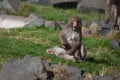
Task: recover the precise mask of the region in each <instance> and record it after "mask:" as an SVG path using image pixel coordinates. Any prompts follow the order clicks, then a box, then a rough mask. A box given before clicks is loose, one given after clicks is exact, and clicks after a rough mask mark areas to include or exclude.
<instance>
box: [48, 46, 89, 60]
mask: <svg viewBox="0 0 120 80" xmlns="http://www.w3.org/2000/svg"><path fill="white" fill-rule="evenodd" d="M80 51H81V56H82V60H81V62H82V61H84V60H85V58H86V55H87V52H86V49H85V47H84V46H83V45H82V46H81V50H80ZM78 52H79V51H78V50H77V51H76V52H75V53H74V54H75V56H73V55H69V54H66V53H67V50H65V49H64V48H62V47H60V46H56V47H53V48H50V49H47V50H46V53H48V54H51V55H55V56H58V57H61V58H63V59H65V60H72V61H73V62H75V61H77V59H76V58H75V57H77V56H78Z"/></svg>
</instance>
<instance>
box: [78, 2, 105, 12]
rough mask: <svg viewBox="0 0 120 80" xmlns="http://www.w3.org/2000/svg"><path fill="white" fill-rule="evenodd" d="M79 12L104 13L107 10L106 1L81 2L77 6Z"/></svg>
mask: <svg viewBox="0 0 120 80" xmlns="http://www.w3.org/2000/svg"><path fill="white" fill-rule="evenodd" d="M77 10H78V11H79V12H94V11H95V12H96V11H98V12H103V11H104V10H105V0H81V1H80V2H79V3H78V5H77Z"/></svg>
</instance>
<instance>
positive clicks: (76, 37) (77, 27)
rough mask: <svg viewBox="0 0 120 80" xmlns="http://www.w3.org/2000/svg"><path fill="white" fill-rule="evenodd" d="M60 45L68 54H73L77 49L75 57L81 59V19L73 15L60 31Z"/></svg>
mask: <svg viewBox="0 0 120 80" xmlns="http://www.w3.org/2000/svg"><path fill="white" fill-rule="evenodd" d="M60 39H61V47H62V48H64V49H65V50H67V54H68V55H72V56H75V52H76V51H78V56H77V57H76V58H77V59H79V60H80V62H81V60H84V59H82V54H81V51H80V50H81V43H82V20H81V19H80V18H79V17H76V16H73V17H71V18H70V20H69V21H68V23H67V24H66V25H65V27H64V28H63V30H61V32H60Z"/></svg>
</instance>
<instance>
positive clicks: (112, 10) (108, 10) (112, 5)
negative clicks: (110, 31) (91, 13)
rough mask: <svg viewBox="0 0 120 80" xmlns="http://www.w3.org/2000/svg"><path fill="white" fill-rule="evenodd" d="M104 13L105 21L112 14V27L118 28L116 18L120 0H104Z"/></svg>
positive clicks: (118, 15) (119, 15)
mask: <svg viewBox="0 0 120 80" xmlns="http://www.w3.org/2000/svg"><path fill="white" fill-rule="evenodd" d="M105 15H106V18H105V22H106V23H108V22H109V21H110V18H111V16H112V17H113V19H114V28H115V29H119V28H120V25H119V24H118V23H119V22H118V18H119V17H120V0H106V7H105Z"/></svg>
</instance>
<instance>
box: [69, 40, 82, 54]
mask: <svg viewBox="0 0 120 80" xmlns="http://www.w3.org/2000/svg"><path fill="white" fill-rule="evenodd" d="M80 48H81V44H80V43H79V42H74V44H73V45H72V46H71V49H70V50H69V51H68V52H67V54H69V55H74V54H75V52H76V50H78V49H80Z"/></svg>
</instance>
